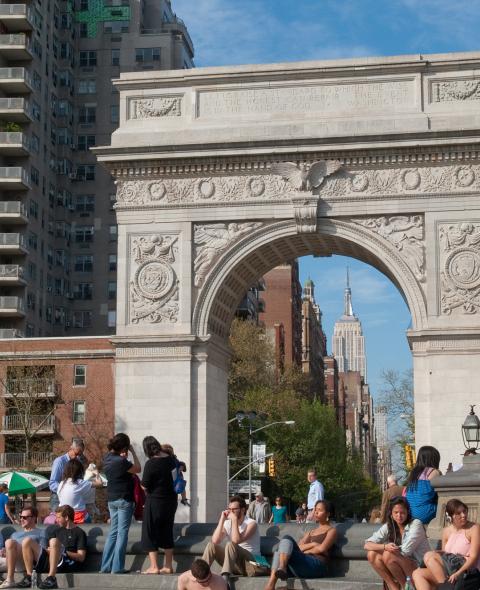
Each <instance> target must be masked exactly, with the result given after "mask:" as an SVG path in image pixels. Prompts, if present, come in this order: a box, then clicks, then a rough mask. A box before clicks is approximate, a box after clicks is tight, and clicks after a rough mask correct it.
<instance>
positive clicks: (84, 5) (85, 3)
mask: <svg viewBox="0 0 480 590" xmlns="http://www.w3.org/2000/svg"><path fill="white" fill-rule="evenodd" d="M80 10H88V0H80Z"/></svg>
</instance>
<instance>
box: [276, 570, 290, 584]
mask: <svg viewBox="0 0 480 590" xmlns="http://www.w3.org/2000/svg"><path fill="white" fill-rule="evenodd" d="M275 577H276V578H277V579H279V580H282V582H285V580H288V574H287V572H286V571H285V570H282V569H278V570H276V571H275Z"/></svg>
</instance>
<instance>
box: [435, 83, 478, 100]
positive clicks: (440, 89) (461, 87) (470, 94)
mask: <svg viewBox="0 0 480 590" xmlns="http://www.w3.org/2000/svg"><path fill="white" fill-rule="evenodd" d="M432 99H433V102H454V101H469V100H480V80H445V81H443V82H434V83H433V84H432Z"/></svg>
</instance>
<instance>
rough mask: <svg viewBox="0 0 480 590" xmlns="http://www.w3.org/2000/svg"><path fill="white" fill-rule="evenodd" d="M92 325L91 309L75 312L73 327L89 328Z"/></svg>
mask: <svg viewBox="0 0 480 590" xmlns="http://www.w3.org/2000/svg"><path fill="white" fill-rule="evenodd" d="M91 325H92V312H91V311H74V312H73V327H74V328H89V327H90V326H91Z"/></svg>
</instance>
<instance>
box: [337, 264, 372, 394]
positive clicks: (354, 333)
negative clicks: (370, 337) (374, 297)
mask: <svg viewBox="0 0 480 590" xmlns="http://www.w3.org/2000/svg"><path fill="white" fill-rule="evenodd" d="M333 355H334V356H335V358H336V360H337V363H338V371H339V372H340V373H346V372H347V371H358V372H359V373H360V374H361V376H362V377H363V380H364V382H365V383H366V382H367V360H366V357H365V337H364V336H363V332H362V324H361V322H360V320H359V319H358V318H357V317H356V315H355V314H354V313H353V307H352V290H351V289H350V278H349V274H348V270H347V286H346V288H345V295H344V307H343V315H342V317H341V318H340V319H338V320H337V321H336V322H335V326H334V329H333Z"/></svg>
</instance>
